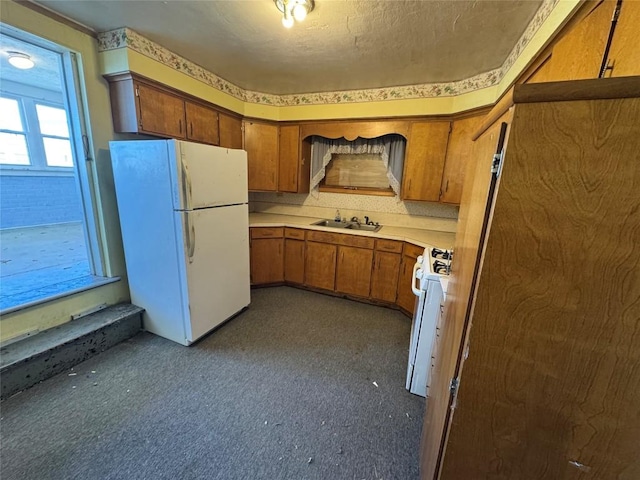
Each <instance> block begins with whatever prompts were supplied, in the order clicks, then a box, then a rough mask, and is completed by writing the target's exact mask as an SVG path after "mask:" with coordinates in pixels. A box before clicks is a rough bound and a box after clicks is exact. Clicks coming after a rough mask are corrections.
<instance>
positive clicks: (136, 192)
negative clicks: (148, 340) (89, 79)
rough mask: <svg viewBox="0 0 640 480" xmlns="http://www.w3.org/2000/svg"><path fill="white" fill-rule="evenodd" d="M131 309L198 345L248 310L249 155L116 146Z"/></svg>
mask: <svg viewBox="0 0 640 480" xmlns="http://www.w3.org/2000/svg"><path fill="white" fill-rule="evenodd" d="M109 146H110V150H111V162H112V166H113V177H114V183H115V189H116V197H117V200H118V212H119V216H120V225H121V229H122V238H123V243H124V254H125V261H126V264H127V276H128V280H129V289H130V291H131V302H132V303H134V304H135V305H138V306H140V307H142V308H144V309H145V312H144V314H143V327H144V329H145V330H147V331H149V332H152V333H155V334H157V335H160V336H162V337H165V338H168V339H170V340H173V341H175V342H178V343H181V344H183V345H189V344H191V343H192V342H194V341H196V340H197V339H198V338H200V337H202V336H203V335H205V334H206V333H207V332H209V331H211V330H212V329H213V328H215V327H216V326H218V325H220V324H221V323H223V322H224V321H226V320H227V319H229V318H230V317H232V316H234V315H235V314H236V313H238V312H239V311H240V310H242V309H244V308H245V307H247V306H248V305H249V302H250V293H249V209H248V183H247V153H246V152H245V151H244V150H232V149H226V148H220V147H214V146H210V145H202V144H196V143H190V142H183V141H179V140H134V141H116V142H110V143H109Z"/></svg>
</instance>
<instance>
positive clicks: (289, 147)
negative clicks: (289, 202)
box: [278, 125, 300, 193]
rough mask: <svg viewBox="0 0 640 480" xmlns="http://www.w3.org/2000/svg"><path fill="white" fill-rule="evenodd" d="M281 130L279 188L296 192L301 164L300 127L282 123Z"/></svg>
mask: <svg viewBox="0 0 640 480" xmlns="http://www.w3.org/2000/svg"><path fill="white" fill-rule="evenodd" d="M279 130H280V145H279V157H280V158H279V162H278V164H279V165H278V190H279V191H281V192H294V193H295V192H297V191H298V170H299V165H300V127H299V126H298V125H282V126H281V127H280V129H279Z"/></svg>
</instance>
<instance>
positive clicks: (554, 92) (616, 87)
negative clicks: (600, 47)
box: [513, 77, 640, 104]
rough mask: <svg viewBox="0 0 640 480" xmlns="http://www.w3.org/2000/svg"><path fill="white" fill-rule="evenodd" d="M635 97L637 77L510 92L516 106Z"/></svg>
mask: <svg viewBox="0 0 640 480" xmlns="http://www.w3.org/2000/svg"><path fill="white" fill-rule="evenodd" d="M638 95H640V77H622V78H595V79H588V80H577V81H562V82H548V83H529V84H526V85H516V86H515V87H514V89H513V102H514V103H516V104H518V103H534V102H563V101H567V100H574V101H575V100H598V99H604V98H635V97H637V96H638Z"/></svg>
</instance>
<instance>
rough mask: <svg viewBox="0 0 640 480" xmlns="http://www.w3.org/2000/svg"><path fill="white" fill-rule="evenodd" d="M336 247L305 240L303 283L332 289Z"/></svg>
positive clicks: (334, 277)
mask: <svg viewBox="0 0 640 480" xmlns="http://www.w3.org/2000/svg"><path fill="white" fill-rule="evenodd" d="M309 233H311V232H309ZM337 249H338V247H337V246H335V245H331V244H328V243H318V242H309V241H307V245H306V250H307V251H306V253H305V263H304V283H305V285H308V286H310V287H315V288H322V289H324V290H331V291H333V288H334V286H335V279H336V252H337Z"/></svg>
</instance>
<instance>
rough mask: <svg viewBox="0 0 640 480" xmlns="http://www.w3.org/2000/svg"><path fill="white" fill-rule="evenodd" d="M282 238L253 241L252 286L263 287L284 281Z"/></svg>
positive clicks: (255, 239)
mask: <svg viewBox="0 0 640 480" xmlns="http://www.w3.org/2000/svg"><path fill="white" fill-rule="evenodd" d="M282 244H283V239H282V238H254V239H252V240H251V284H252V285H263V284H267V283H277V282H282V281H283V280H284V252H283V248H282Z"/></svg>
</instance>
